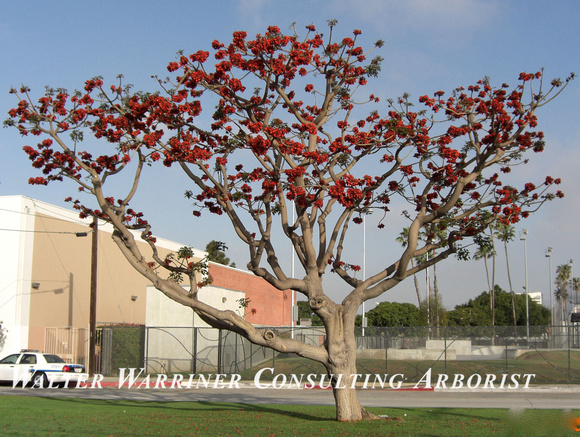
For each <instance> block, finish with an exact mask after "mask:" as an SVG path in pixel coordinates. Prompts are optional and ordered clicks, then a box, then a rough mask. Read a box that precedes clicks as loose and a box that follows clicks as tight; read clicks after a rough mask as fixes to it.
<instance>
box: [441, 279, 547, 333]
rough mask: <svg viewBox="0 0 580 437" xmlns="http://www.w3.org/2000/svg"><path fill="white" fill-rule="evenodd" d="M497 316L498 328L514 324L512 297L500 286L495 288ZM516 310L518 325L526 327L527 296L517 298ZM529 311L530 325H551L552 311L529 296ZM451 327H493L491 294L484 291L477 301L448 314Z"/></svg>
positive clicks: (522, 295)
mask: <svg viewBox="0 0 580 437" xmlns="http://www.w3.org/2000/svg"><path fill="white" fill-rule="evenodd" d="M494 295H495V304H496V306H495V314H496V325H497V326H509V325H511V324H512V318H513V312H512V295H511V293H508V292H506V291H504V290H503V289H502V288H501V287H500V286H499V285H496V286H495V293H494ZM515 302H516V310H517V314H518V318H517V321H516V322H517V325H518V326H526V324H527V320H526V311H525V308H526V294H517V295H516V296H515ZM528 309H529V317H530V325H534V326H536V325H539V326H544V325H549V324H550V310H549V309H547V308H545V307H544V306H543V305H540V304H538V303H536V302H534V301H533V300H532V299H531V298H529V296H528ZM448 324H449V326H493V325H492V315H491V306H490V294H489V292H487V291H484V292H483V293H481V294H480V295H479V296H477V297H476V298H475V299H470V300H469V301H468V302H467V303H466V304H462V305H457V306H456V307H455V309H454V310H452V311H449V313H448Z"/></svg>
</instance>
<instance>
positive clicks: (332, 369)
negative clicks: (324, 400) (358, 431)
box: [326, 348, 379, 422]
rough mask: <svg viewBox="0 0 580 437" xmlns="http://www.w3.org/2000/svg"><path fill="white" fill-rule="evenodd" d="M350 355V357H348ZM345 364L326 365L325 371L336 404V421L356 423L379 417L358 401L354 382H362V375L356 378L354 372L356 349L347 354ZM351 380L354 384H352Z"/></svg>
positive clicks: (355, 372)
mask: <svg viewBox="0 0 580 437" xmlns="http://www.w3.org/2000/svg"><path fill="white" fill-rule="evenodd" d="M350 355H352V356H350ZM345 358H346V362H344V363H341V364H339V365H333V364H328V365H327V366H326V367H327V370H328V373H329V377H330V380H331V381H332V392H333V395H334V401H335V403H336V420H338V421H339V422H357V421H360V420H374V419H379V417H378V416H377V415H375V414H373V413H370V412H368V411H367V410H366V409H365V408H363V407H362V406H361V404H360V403H359V401H358V396H357V392H356V381H361V380H364V375H363V376H362V377H361V376H358V379H356V380H355V378H357V370H356V348H355V349H354V350H353V351H352V352H348V353H347V356H346V357H345ZM353 380H354V381H355V384H353Z"/></svg>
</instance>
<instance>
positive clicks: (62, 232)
mask: <svg viewBox="0 0 580 437" xmlns="http://www.w3.org/2000/svg"><path fill="white" fill-rule="evenodd" d="M0 231H6V232H35V233H39V234H71V235H76V236H77V237H86V236H87V235H89V233H88V232H67V231H35V230H26V229H0ZM89 232H90V231H89Z"/></svg>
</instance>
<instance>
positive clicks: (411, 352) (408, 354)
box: [356, 349, 457, 361]
mask: <svg viewBox="0 0 580 437" xmlns="http://www.w3.org/2000/svg"><path fill="white" fill-rule="evenodd" d="M444 355H445V354H444V352H443V350H433V349H388V351H387V355H385V350H384V349H358V350H357V352H356V356H357V358H369V359H379V360H384V359H385V357H387V358H388V359H389V360H414V361H424V360H438V359H441V358H443V357H444ZM456 357H457V354H456V352H455V351H453V350H447V359H448V360H455V359H456Z"/></svg>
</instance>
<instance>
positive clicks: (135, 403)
mask: <svg viewBox="0 0 580 437" xmlns="http://www.w3.org/2000/svg"><path fill="white" fill-rule="evenodd" d="M39 398H41V399H47V400H50V401H51V402H53V403H54V402H55V401H59V402H62V404H63V406H64V407H65V408H66V405H70V404H71V403H75V404H78V403H79V402H81V403H83V404H86V405H98V406H110V407H125V408H154V409H156V410H165V411H192V410H196V408H195V405H199V406H200V407H202V408H200V409H199V410H200V411H220V412H222V411H241V412H248V413H250V412H254V413H271V414H276V415H283V416H288V417H292V418H295V419H300V420H308V421H313V422H328V421H334V420H335V418H334V407H330V406H327V405H321V406H320V407H322V408H328V410H329V411H332V412H333V416H332V417H320V416H316V415H312V414H307V413H303V412H301V411H298V410H297V411H291V410H292V409H294V408H296V409H298V408H303V409H306V408H308V407H311V405H286V404H281V405H280V408H277V407H276V406H275V405H272V404H247V403H234V402H213V401H165V402H158V401H141V400H126V399H73V398H63V397H45V396H39ZM192 405H193V407H192ZM288 409H290V411H289V410H288Z"/></svg>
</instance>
